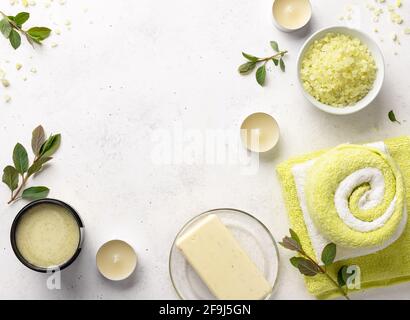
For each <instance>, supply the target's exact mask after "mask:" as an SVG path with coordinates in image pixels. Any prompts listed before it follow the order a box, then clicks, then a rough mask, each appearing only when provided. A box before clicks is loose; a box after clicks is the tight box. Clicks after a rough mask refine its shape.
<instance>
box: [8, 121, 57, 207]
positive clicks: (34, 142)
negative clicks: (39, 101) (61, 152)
mask: <svg viewBox="0 0 410 320" xmlns="http://www.w3.org/2000/svg"><path fill="white" fill-rule="evenodd" d="M60 143H61V135H60V134H54V135H50V137H49V138H46V135H45V132H44V129H43V127H42V126H38V127H37V128H35V129H34V131H33V133H32V138H31V148H32V150H33V153H34V160H33V162H32V163H31V165H30V163H29V158H28V154H27V151H26V149H25V148H24V146H23V145H22V144H20V143H17V144H16V146H15V147H14V150H13V166H12V165H8V166H6V167H5V168H4V169H3V178H2V181H3V182H4V183H5V184H6V185H7V186H8V187H9V189H10V191H11V196H10V200H9V201H8V204H10V203H12V202H14V201H16V200H18V199H20V198H21V199H27V200H36V199H41V198H45V197H47V195H48V193H49V192H50V189H49V188H47V187H44V186H35V187H30V188H27V189H24V188H25V186H26V184H27V181H28V180H29V178H30V177H31V176H33V175H34V174H37V173H39V172H40V171H42V169H43V167H44V164H45V163H47V162H48V161H50V160H51V159H52V157H51V156H52V155H53V154H54V153H55V152H56V151H57V150H58V148H59V147H60ZM23 189H24V190H23Z"/></svg>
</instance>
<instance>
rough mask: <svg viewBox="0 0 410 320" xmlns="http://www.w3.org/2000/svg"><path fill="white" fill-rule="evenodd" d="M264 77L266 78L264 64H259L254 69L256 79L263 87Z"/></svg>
mask: <svg viewBox="0 0 410 320" xmlns="http://www.w3.org/2000/svg"><path fill="white" fill-rule="evenodd" d="M265 79H266V68H265V65H263V66H260V67H259V68H258V69H257V70H256V81H257V82H258V83H259V85H260V86H262V87H263V85H264V84H265Z"/></svg>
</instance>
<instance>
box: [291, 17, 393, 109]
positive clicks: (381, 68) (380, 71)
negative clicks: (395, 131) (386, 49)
mask: <svg viewBox="0 0 410 320" xmlns="http://www.w3.org/2000/svg"><path fill="white" fill-rule="evenodd" d="M343 31H349V32H350V33H349V34H351V33H353V34H354V33H356V34H359V35H360V36H361V37H362V38H363V39H365V40H366V42H365V44H367V45H368V44H369V43H371V44H372V47H373V48H374V50H372V53H373V54H374V53H376V54H377V55H378V56H379V58H380V63H379V64H378V65H377V76H376V80H377V79H378V78H379V79H380V80H379V81H376V80H375V84H376V82H378V85H377V86H375V87H373V88H372V89H371V90H370V91H369V93H368V95H367V96H366V97H368V96H369V95H370V98H369V100H368V101H367V102H365V103H363V100H364V99H365V98H366V97H364V98H363V99H362V100H360V101H358V102H357V103H356V104H355V105H353V106H347V107H343V108H338V107H332V106H329V105H326V104H324V103H322V102H320V101H318V100H316V99H315V98H314V97H312V96H311V95H310V94H309V93H308V92H306V90H305V88H304V87H303V84H302V81H301V79H300V72H299V71H300V64H301V60H302V56H303V54H304V53H305V50H306V48H307V47H308V46H309V45H310V44H311V43H312V41H313V40H314V39H316V38H317V37H318V36H319V35H321V34H324V33H326V32H340V33H343ZM368 46H369V45H368ZM375 60H377V59H375ZM296 61H297V63H296V73H297V80H298V85H299V88H300V89H301V90H302V93H303V95H304V96H305V97H306V99H307V100H308V101H309V102H310V103H311V104H312V105H313V106H315V107H316V108H318V109H320V110H322V111H324V112H327V113H331V114H335V115H348V114H352V113H356V112H358V111H360V110H363V109H364V108H366V107H368V106H369V105H370V104H371V103H372V102H373V101H374V99H375V98H376V97H377V95H378V94H379V92H380V90H381V87H382V85H383V82H384V77H385V61H384V56H383V53H382V51H381V49H380V46H379V45H378V44H377V42H376V41H375V40H374V39H373V38H372V37H371V36H369V35H368V34H367V33H366V32H363V31H361V30H359V29H357V28H352V27H347V26H341V25H334V26H328V27H324V28H321V29H319V30H317V31H316V32H314V33H313V34H312V35H311V36H310V37H309V38H308V39H307V40H306V41H305V42H304V43H303V45H302V47H301V49H300V50H299V53H298V57H297V60H296ZM376 63H377V62H376ZM361 102H362V103H361Z"/></svg>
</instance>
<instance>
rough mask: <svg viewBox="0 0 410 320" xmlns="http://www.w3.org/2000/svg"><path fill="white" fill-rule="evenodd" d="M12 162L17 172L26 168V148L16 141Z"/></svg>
mask: <svg viewBox="0 0 410 320" xmlns="http://www.w3.org/2000/svg"><path fill="white" fill-rule="evenodd" d="M13 162H14V167H15V168H16V170H17V172H19V173H20V174H23V173H24V172H26V171H27V169H28V155H27V151H26V149H25V148H24V147H23V146H22V145H21V144H20V143H17V144H16V146H15V147H14V150H13Z"/></svg>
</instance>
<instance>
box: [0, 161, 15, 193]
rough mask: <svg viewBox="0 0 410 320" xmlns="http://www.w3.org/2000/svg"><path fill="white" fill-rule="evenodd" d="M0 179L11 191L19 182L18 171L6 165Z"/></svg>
mask: <svg viewBox="0 0 410 320" xmlns="http://www.w3.org/2000/svg"><path fill="white" fill-rule="evenodd" d="M2 181H3V182H4V183H5V184H6V185H7V186H8V187H9V188H10V190H11V191H14V190H16V189H17V187H18V184H19V173H18V172H17V170H16V168H14V167H12V166H7V167H5V168H4V169H3V179H2Z"/></svg>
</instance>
